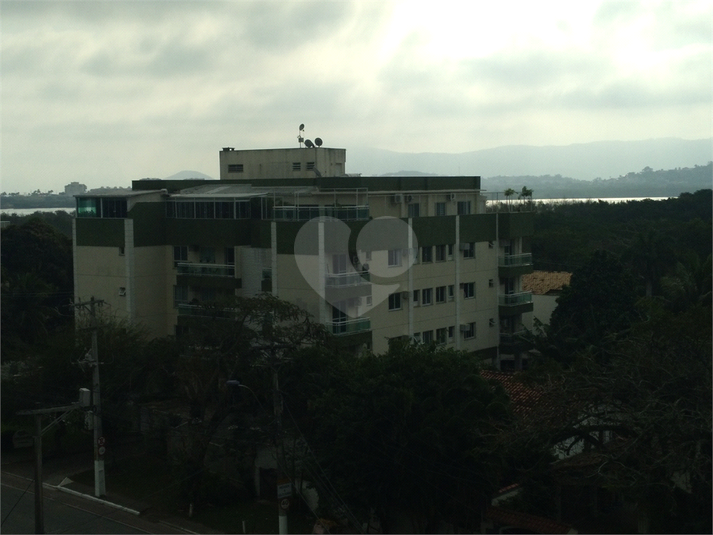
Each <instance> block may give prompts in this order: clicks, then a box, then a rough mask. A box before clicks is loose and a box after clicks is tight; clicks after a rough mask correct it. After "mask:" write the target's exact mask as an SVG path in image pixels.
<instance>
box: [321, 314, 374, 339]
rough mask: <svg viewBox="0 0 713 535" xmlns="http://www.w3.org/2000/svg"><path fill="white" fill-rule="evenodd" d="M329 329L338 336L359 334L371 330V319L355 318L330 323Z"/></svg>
mask: <svg viewBox="0 0 713 535" xmlns="http://www.w3.org/2000/svg"><path fill="white" fill-rule="evenodd" d="M327 328H329V329H330V331H331V332H332V334H335V335H337V336H339V335H345V334H353V333H359V332H363V331H370V330H371V320H370V319H369V318H355V319H351V320H344V321H328V322H327Z"/></svg>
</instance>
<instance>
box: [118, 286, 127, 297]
mask: <svg viewBox="0 0 713 535" xmlns="http://www.w3.org/2000/svg"><path fill="white" fill-rule="evenodd" d="M119 295H120V296H122V297H123V296H125V295H126V288H124V287H123V286H121V287H120V288H119Z"/></svg>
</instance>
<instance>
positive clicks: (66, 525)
mask: <svg viewBox="0 0 713 535" xmlns="http://www.w3.org/2000/svg"><path fill="white" fill-rule="evenodd" d="M43 495H44V500H43V502H44V524H45V526H44V527H45V533H182V532H183V533H185V532H184V531H183V530H180V529H177V527H176V526H166V525H163V524H162V523H157V522H152V521H150V520H148V519H145V518H143V517H139V516H136V515H132V514H131V513H127V512H124V511H120V510H118V509H115V508H113V507H109V506H106V505H103V504H100V503H95V502H91V501H88V500H86V499H83V498H80V497H77V496H73V495H71V494H67V493H64V492H61V491H57V490H54V489H51V488H47V487H45V488H44V490H43ZM0 499H1V503H2V510H1V511H2V526H1V527H0V532H2V533H35V495H34V484H33V483H32V481H29V480H27V479H24V478H21V477H16V476H13V475H11V474H6V473H4V474H3V477H2V492H1V493H0Z"/></svg>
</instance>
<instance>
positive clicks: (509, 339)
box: [500, 330, 527, 344]
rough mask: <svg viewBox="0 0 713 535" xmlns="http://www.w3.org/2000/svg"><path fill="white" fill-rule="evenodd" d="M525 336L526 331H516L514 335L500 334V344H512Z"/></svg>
mask: <svg viewBox="0 0 713 535" xmlns="http://www.w3.org/2000/svg"><path fill="white" fill-rule="evenodd" d="M525 334H527V331H524V330H523V331H517V332H514V333H500V343H501V344H514V343H515V342H519V341H520V340H522V337H523V336H525Z"/></svg>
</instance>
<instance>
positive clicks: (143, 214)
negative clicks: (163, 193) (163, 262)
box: [129, 202, 183, 247]
mask: <svg viewBox="0 0 713 535" xmlns="http://www.w3.org/2000/svg"><path fill="white" fill-rule="evenodd" d="M165 211H166V205H165V204H164V203H162V202H142V203H137V204H136V205H135V206H134V207H133V208H132V209H131V211H130V212H129V218H131V219H133V220H134V245H135V246H136V247H151V246H156V245H167V244H166V218H165ZM169 243H174V242H169ZM175 243H183V242H175Z"/></svg>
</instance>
